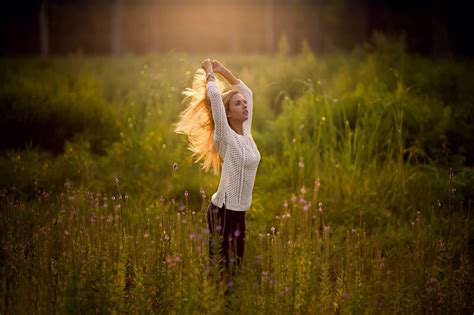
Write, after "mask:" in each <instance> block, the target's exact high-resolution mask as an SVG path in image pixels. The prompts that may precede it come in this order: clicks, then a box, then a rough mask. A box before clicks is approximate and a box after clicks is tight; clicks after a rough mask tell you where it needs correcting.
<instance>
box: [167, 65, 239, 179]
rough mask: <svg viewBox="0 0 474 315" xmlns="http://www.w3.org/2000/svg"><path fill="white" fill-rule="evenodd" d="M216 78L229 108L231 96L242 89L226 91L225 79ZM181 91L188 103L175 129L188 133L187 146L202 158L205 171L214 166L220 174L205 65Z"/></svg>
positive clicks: (194, 154) (196, 155) (220, 162)
mask: <svg viewBox="0 0 474 315" xmlns="http://www.w3.org/2000/svg"><path fill="white" fill-rule="evenodd" d="M216 82H217V85H218V87H219V91H220V92H221V96H222V101H223V103H224V107H225V109H226V112H227V111H228V110H229V104H230V99H231V98H232V96H234V95H235V94H237V93H239V92H238V91H235V90H230V91H227V92H225V93H223V90H224V83H223V82H222V81H221V80H219V79H218V78H217V77H216ZM182 93H183V95H184V96H185V97H184V99H183V103H184V102H189V103H188V106H187V107H186V108H185V109H184V110H183V111H182V112H181V114H180V115H179V121H178V122H177V123H176V125H175V130H174V131H175V132H176V133H180V134H185V135H187V136H188V141H189V145H188V149H189V150H191V152H193V154H192V156H193V157H194V158H195V163H198V162H199V161H202V162H201V164H202V169H203V170H204V171H206V172H207V171H209V169H210V168H212V169H213V170H214V174H216V175H217V174H218V173H219V171H220V168H221V165H222V158H221V156H220V154H219V151H218V150H217V148H216V147H215V145H214V120H213V118H212V107H211V102H210V99H209V97H208V95H207V89H206V73H205V71H204V70H203V69H199V70H197V71H196V73H195V74H194V77H193V83H192V87H191V88H186V89H185V90H184V91H183V92H182Z"/></svg>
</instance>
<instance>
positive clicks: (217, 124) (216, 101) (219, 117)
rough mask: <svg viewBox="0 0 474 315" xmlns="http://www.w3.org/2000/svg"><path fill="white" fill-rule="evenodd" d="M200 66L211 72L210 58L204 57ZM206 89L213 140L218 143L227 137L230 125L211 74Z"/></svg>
mask: <svg viewBox="0 0 474 315" xmlns="http://www.w3.org/2000/svg"><path fill="white" fill-rule="evenodd" d="M201 66H202V68H203V69H204V70H205V71H206V73H212V72H213V71H212V64H211V62H210V59H206V60H205V61H204V62H203V63H202V65H201ZM206 91H207V96H208V97H209V100H210V101H211V110H212V118H213V120H214V135H215V140H216V141H217V142H218V143H219V142H220V141H221V140H225V139H226V138H227V136H228V134H229V129H230V126H229V123H228V122H227V115H226V112H225V107H224V103H223V102H222V96H221V93H220V91H219V87H218V86H217V83H216V82H215V79H214V78H213V77H212V76H211V77H209V78H208V80H207V83H206Z"/></svg>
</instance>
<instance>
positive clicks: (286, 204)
mask: <svg viewBox="0 0 474 315" xmlns="http://www.w3.org/2000/svg"><path fill="white" fill-rule="evenodd" d="M283 208H285V209H287V208H288V201H286V200H285V202H284V203H283Z"/></svg>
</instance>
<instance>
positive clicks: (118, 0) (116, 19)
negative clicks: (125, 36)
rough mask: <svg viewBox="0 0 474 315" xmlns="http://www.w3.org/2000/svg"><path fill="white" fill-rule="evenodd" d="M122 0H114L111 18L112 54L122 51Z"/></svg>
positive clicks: (118, 54) (117, 54)
mask: <svg viewBox="0 0 474 315" xmlns="http://www.w3.org/2000/svg"><path fill="white" fill-rule="evenodd" d="M122 16H123V0H115V5H114V8H113V18H112V33H111V46H112V47H111V50H112V54H113V55H114V56H120V55H121V54H122V53H123V45H122V19H123V18H122Z"/></svg>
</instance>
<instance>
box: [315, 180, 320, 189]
mask: <svg viewBox="0 0 474 315" xmlns="http://www.w3.org/2000/svg"><path fill="white" fill-rule="evenodd" d="M319 186H321V180H320V179H319V178H316V180H315V181H314V189H315V190H316V189H317V188H318V187H319Z"/></svg>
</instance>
